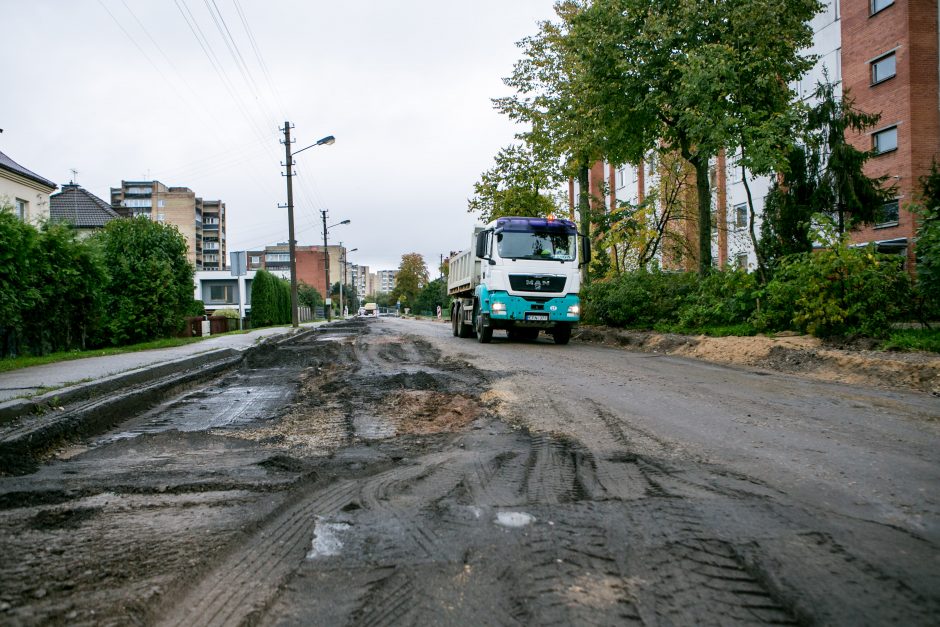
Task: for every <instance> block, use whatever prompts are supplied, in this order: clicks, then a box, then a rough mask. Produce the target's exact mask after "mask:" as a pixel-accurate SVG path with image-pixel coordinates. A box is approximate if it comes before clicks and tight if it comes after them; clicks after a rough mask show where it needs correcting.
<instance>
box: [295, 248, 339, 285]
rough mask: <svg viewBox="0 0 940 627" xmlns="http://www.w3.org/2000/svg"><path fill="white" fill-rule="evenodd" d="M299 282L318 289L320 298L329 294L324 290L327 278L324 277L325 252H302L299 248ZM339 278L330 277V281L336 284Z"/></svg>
mask: <svg viewBox="0 0 940 627" xmlns="http://www.w3.org/2000/svg"><path fill="white" fill-rule="evenodd" d="M295 255H296V259H297V282H298V284H299V283H306V284H307V285H310V286H313V287H315V288H317V291H318V292H320V296H325V295H326V294H327V292H326V290H325V289H324V285H326V277H325V276H323V250H322V249H321V250H302V249H300V248H297V250H296V253H295ZM337 280H339V279H337V278H335V277H330V281H332V282H333V283H335V282H336V281H337Z"/></svg>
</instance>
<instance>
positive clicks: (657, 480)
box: [0, 318, 940, 625]
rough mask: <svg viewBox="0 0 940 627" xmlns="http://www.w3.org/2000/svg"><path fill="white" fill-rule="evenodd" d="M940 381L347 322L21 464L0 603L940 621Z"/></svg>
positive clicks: (641, 620)
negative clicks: (872, 384) (819, 373)
mask: <svg viewBox="0 0 940 627" xmlns="http://www.w3.org/2000/svg"><path fill="white" fill-rule="evenodd" d="M938 405H940V404H938V400H937V399H936V398H934V397H931V396H929V395H923V394H905V393H898V392H886V391H881V390H876V389H862V388H857V387H850V386H843V385H836V384H824V383H817V382H809V381H806V380H802V379H799V378H796V377H788V376H780V375H775V374H770V373H766V372H758V371H748V370H742V369H732V368H727V367H721V366H715V365H711V364H708V363H704V362H696V361H690V360H684V359H679V358H672V357H664V356H657V355H650V354H639V353H631V352H628V351H624V350H620V349H615V348H605V347H598V346H588V345H579V344H577V343H572V344H571V345H568V346H556V345H554V344H553V343H552V341H551V339H550V338H545V337H543V338H541V339H540V340H538V341H537V342H534V343H531V342H510V341H508V340H507V339H506V338H505V337H504V336H503V335H502V334H501V333H497V334H496V335H495V336H494V338H493V342H492V344H487V345H483V344H478V343H477V342H475V341H473V340H469V339H458V338H455V337H453V336H452V334H451V329H450V326H449V325H447V324H443V323H434V322H419V321H409V320H397V319H389V318H380V319H371V320H368V321H364V320H355V321H349V322H343V323H339V324H334V325H330V326H328V327H323V328H321V329H320V330H319V331H318V332H317V333H316V334H314V335H311V336H307V337H306V338H303V339H301V340H299V341H296V342H294V343H292V344H289V345H286V346H281V347H279V348H273V347H271V348H267V349H264V350H259V351H257V352H256V353H255V354H252V355H251V357H250V358H249V359H248V361H247V363H246V365H245V366H244V367H243V368H241V369H240V370H239V371H237V372H232V373H230V374H228V375H226V376H223V377H220V378H219V380H217V381H214V382H212V384H211V385H206V386H202V387H199V388H198V389H191V390H188V391H186V393H184V394H181V395H179V396H177V397H174V398H171V399H167V400H166V402H164V403H162V404H161V405H159V406H158V407H154V408H152V409H151V410H149V411H147V412H146V413H144V414H140V415H136V416H127V420H126V422H125V423H123V424H122V425H121V426H120V427H119V428H117V429H115V430H113V431H112V432H110V433H105V434H100V435H98V436H96V437H95V438H92V439H90V440H86V441H82V442H76V443H75V444H74V445H73V446H70V447H68V448H66V449H63V450H61V451H59V452H58V454H57V455H56V456H55V457H53V458H50V459H49V460H47V461H46V462H45V463H43V464H42V465H41V467H40V468H39V470H38V471H36V472H33V473H30V474H27V475H23V476H6V477H0V623H3V624H141V623H142V624H172V625H196V624H198V625H213V624H214V625H231V624H260V625H310V624H318V625H342V624H352V625H384V624H434V625H482V624H487V625H516V624H521V625H551V624H558V625H575V624H576V625H582V624H584V625H624V624H642V625H708V624H713V625H733V624H768V623H770V624H837V625H865V624H871V625H883V624H898V625H900V624H904V625H931V624H934V625H935V624H938V622H940V437H938V430H940V427H938V425H940V422H938V415H940V406H938Z"/></svg>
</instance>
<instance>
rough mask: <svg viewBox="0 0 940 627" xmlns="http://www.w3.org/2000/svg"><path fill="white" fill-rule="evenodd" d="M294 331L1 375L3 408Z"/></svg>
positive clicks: (247, 335) (272, 331)
mask: <svg viewBox="0 0 940 627" xmlns="http://www.w3.org/2000/svg"><path fill="white" fill-rule="evenodd" d="M321 324H325V322H323V321H320V322H311V323H306V324H302V325H300V330H306V329H310V328H313V327H315V326H319V325H321ZM294 332H295V330H294V329H293V328H292V327H266V328H263V329H255V330H253V331H249V332H248V333H235V334H226V335H218V336H214V337H211V338H209V339H206V340H203V341H201V342H193V343H192V344H187V345H185V346H176V347H173V348H161V349H155V350H149V351H139V352H136V353H123V354H120V355H108V356H104V357H86V358H84V359H73V360H70V361H62V362H58V363H54V364H45V365H42V366H33V367H31V368H21V369H19V370H12V371H10V372H3V373H0V404H2V403H3V402H4V401H9V400H12V399H16V398H22V397H27V396H33V395H35V394H37V393H40V392H41V393H43V394H46V393H51V392H54V391H55V390H58V389H61V388H65V387H71V386H75V385H77V384H88V385H94V384H95V382H96V381H100V380H102V379H105V378H107V377H111V376H113V375H116V374H124V373H129V372H133V371H137V370H145V369H148V368H152V367H154V366H158V365H160V364H167V363H169V362H174V361H179V360H182V359H186V358H191V357H196V356H206V357H211V356H210V355H208V353H213V352H220V353H221V352H225V351H229V352H230V351H238V352H241V351H244V350H246V349H248V348H251V347H252V346H255V345H257V344H258V343H259V342H260V341H261V340H263V339H266V338H270V337H275V336H278V335H284V336H287V335H291V334H292V333H294Z"/></svg>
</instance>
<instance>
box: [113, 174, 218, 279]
mask: <svg viewBox="0 0 940 627" xmlns="http://www.w3.org/2000/svg"><path fill="white" fill-rule="evenodd" d="M111 207H112V209H114V210H115V211H116V212H117V213H118V214H119V215H121V216H123V217H136V216H146V217H148V218H150V219H151V220H155V221H157V222H162V223H165V224H172V225H174V226H176V228H177V229H179V232H180V234H181V235H182V236H183V238H184V239H185V240H186V246H187V250H188V255H187V257H188V259H189V261H190V263H192V264H193V265H194V266H195V268H196V270H221V269H223V268H225V267H226V254H227V252H226V245H225V240H226V224H225V203H224V202H222V201H220V200H203V199H202V198H198V197H197V196H196V194H195V192H193V190H191V189H189V188H188V187H168V186H166V185H164V184H163V183H161V182H160V181H121V186H120V187H112V188H111Z"/></svg>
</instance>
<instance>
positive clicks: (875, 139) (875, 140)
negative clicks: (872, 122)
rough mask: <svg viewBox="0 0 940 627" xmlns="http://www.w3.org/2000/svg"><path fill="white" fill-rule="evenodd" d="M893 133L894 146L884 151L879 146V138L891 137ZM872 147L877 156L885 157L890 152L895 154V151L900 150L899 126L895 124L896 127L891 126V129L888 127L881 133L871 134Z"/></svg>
mask: <svg viewBox="0 0 940 627" xmlns="http://www.w3.org/2000/svg"><path fill="white" fill-rule="evenodd" d="M891 133H893V134H894V146H892V147H891V148H885V149H883V150H882V149H881V148H880V146H879V143H880V142H879V138H881V137H890V134H891ZM871 145H872V149H873V150H874V151H875V154H876V155H883V154H886V153H889V152H894V151H895V150H897V149H898V126H897V124H895V125H894V126H889V127H887V128H883V129H881V130H880V131H876V132H874V133H872V134H871Z"/></svg>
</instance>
